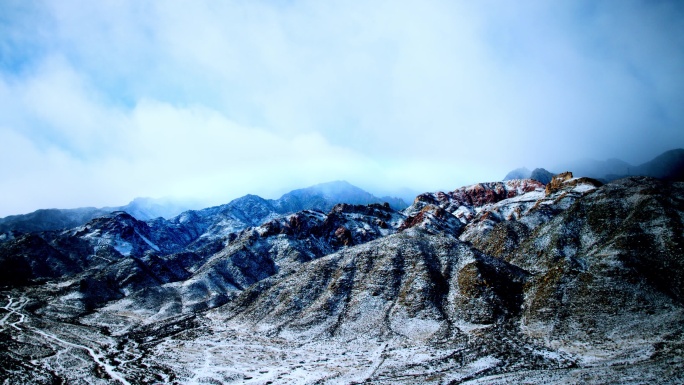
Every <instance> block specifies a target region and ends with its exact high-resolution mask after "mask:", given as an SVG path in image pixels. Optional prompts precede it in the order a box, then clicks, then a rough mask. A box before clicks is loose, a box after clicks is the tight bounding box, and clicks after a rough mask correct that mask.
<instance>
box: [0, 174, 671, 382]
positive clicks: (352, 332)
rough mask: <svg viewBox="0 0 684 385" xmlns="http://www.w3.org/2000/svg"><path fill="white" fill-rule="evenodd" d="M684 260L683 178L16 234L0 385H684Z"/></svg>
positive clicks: (327, 197)
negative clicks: (0, 384)
mask: <svg viewBox="0 0 684 385" xmlns="http://www.w3.org/2000/svg"><path fill="white" fill-rule="evenodd" d="M536 175H540V176H543V175H544V174H543V173H541V172H538V173H537V174H536ZM540 178H541V177H540ZM337 198H340V199H344V200H348V201H347V202H337V201H336V200H338V199H337ZM683 255H684V183H682V182H677V181H672V180H668V179H656V178H652V177H643V176H639V177H637V176H632V177H628V178H623V179H619V180H615V181H611V182H609V183H603V182H602V181H599V180H597V179H593V178H588V177H577V176H574V175H573V174H572V173H569V172H566V173H562V174H558V175H553V176H552V177H550V178H548V180H546V181H539V180H535V179H526V178H515V179H513V180H508V181H502V182H487V183H478V184H475V185H470V186H463V187H459V188H456V189H455V190H453V191H447V192H428V193H423V194H420V195H418V196H417V197H416V198H415V200H414V201H413V203H412V204H411V205H410V206H408V207H405V208H404V207H397V205H396V202H395V203H394V204H393V203H392V202H383V201H382V200H376V198H374V197H373V196H372V195H370V194H368V193H365V192H363V191H362V190H360V189H357V188H355V187H353V186H351V185H349V184H347V183H344V182H335V183H332V184H326V185H323V186H318V187H315V188H309V189H303V190H295V191H293V192H291V193H289V194H285V195H284V196H283V197H281V198H280V199H278V200H267V199H263V198H260V197H258V196H255V195H247V196H245V197H242V198H239V199H236V200H234V201H232V202H230V203H228V204H226V205H222V206H216V207H211V208H207V209H203V210H190V211H185V212H183V213H181V214H180V215H177V216H175V217H172V218H169V219H165V218H154V219H148V220H141V219H140V218H136V217H135V215H131V213H128V212H125V211H115V212H111V213H106V214H104V215H99V216H97V217H95V218H92V219H88V220H84V222H83V223H80V224H78V225H75V226H72V227H69V226H66V227H63V228H59V229H47V228H44V229H42V230H39V231H25V230H21V229H17V228H14V229H10V230H8V231H5V232H3V234H2V236H0V291H1V293H0V340H2V344H0V362H1V363H2V364H0V379H2V380H3V381H5V382H8V383H26V384H48V383H50V384H51V383H91V384H107V383H121V384H134V383H135V384H138V383H140V384H144V383H169V384H186V383H217V384H314V383H315V384H357V383H373V384H415V383H421V384H508V383H527V384H547V383H601V384H606V383H608V384H642V383H669V384H677V383H682V382H683V381H684V358H683V357H684V356H683V355H682V351H684V257H683Z"/></svg>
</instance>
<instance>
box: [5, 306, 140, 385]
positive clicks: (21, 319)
mask: <svg viewBox="0 0 684 385" xmlns="http://www.w3.org/2000/svg"><path fill="white" fill-rule="evenodd" d="M7 299H8V303H7V305H5V306H3V307H2V309H5V310H7V311H8V313H7V315H5V317H3V318H2V319H0V327H1V328H3V329H5V328H6V327H5V324H8V325H9V326H11V327H13V328H14V329H16V330H19V331H22V328H20V327H19V326H18V325H19V324H21V323H24V321H25V320H26V315H25V314H24V313H20V312H19V311H20V310H21V309H23V307H24V306H26V304H27V303H28V302H29V301H28V299H26V298H21V299H20V300H19V302H18V306H16V307H13V305H14V298H12V297H11V296H10V295H7ZM11 315H16V316H17V317H19V319H18V320H17V321H16V322H11V323H8V322H7V320H8V319H9V317H10V316H11ZM25 329H26V330H30V331H32V332H34V333H36V334H39V335H41V336H43V337H46V338H48V339H51V340H53V341H56V342H57V343H58V344H60V345H62V346H65V347H70V348H76V349H82V350H85V351H86V352H87V353H88V355H89V356H90V357H91V358H92V359H93V361H95V363H96V364H97V365H98V366H100V367H102V368H104V370H105V372H107V374H108V375H109V376H110V377H111V378H112V379H113V380H115V381H118V382H120V383H122V384H124V385H131V383H130V382H128V381H127V380H126V379H125V378H124V377H123V376H122V375H121V374H119V373H117V372H116V371H115V370H114V367H113V366H112V365H109V364H107V363H106V362H104V361H103V360H102V356H101V355H100V354H98V353H97V352H96V351H95V350H94V349H92V348H90V347H87V346H84V345H79V344H75V343H73V342H69V341H65V340H63V339H61V338H59V337H57V336H55V335H54V334H50V333H47V332H45V331H43V330H40V329H38V328H35V327H32V326H28V325H26V326H25Z"/></svg>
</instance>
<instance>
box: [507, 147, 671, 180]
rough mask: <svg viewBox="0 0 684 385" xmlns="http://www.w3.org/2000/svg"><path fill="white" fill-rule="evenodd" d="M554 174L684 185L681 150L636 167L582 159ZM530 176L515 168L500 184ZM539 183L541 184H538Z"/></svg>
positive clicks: (621, 161) (663, 154)
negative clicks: (633, 178)
mask: <svg viewBox="0 0 684 385" xmlns="http://www.w3.org/2000/svg"><path fill="white" fill-rule="evenodd" d="M556 170H557V171H559V172H560V171H572V173H573V174H574V175H575V176H578V177H589V178H594V179H598V180H601V181H603V182H610V181H613V180H616V179H621V178H625V177H628V176H650V177H654V178H659V179H665V180H673V181H684V149H681V148H680V149H675V150H670V151H666V152H664V153H662V154H660V155H658V156H657V157H655V158H654V159H653V160H650V161H648V162H646V163H643V164H641V165H638V166H634V165H631V164H629V163H627V162H625V161H623V160H620V159H614V158H613V159H608V160H605V161H600V160H594V159H582V160H577V161H573V162H569V163H564V164H561V165H559V166H557V167H556ZM535 171H536V170H535ZM531 176H532V172H530V171H529V170H528V169H526V168H518V169H515V170H513V171H511V172H509V173H508V174H507V175H506V177H505V178H504V180H511V179H524V178H531ZM532 179H535V180H539V179H536V178H532ZM539 181H540V182H542V183H544V182H543V181H541V180H539ZM546 183H548V182H546Z"/></svg>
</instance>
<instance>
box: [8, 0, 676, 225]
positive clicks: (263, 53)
mask: <svg viewBox="0 0 684 385" xmlns="http://www.w3.org/2000/svg"><path fill="white" fill-rule="evenodd" d="M683 74H684V5H683V3H681V2H678V1H630V0H624V1H579V0H573V1H553V2H550V1H521V2H511V1H503V0H499V1H477V2H470V1H416V2H413V1H371V2H368V1H313V0H312V1H296V0H293V1H224V2H213V1H193V2H179V1H165V2H146V1H97V2H90V1H80V2H79V1H64V0H60V1H34V2H25V1H12V0H10V1H2V2H0V162H2V164H3V165H4V167H3V171H2V173H0V190H2V191H3V195H2V200H1V201H0V217H1V216H5V215H10V214H18V213H24V212H29V211H33V210H35V209H38V208H48V207H60V208H69V207H79V206H106V205H122V204H125V203H127V202H128V201H130V200H132V199H133V198H135V197H138V196H149V197H167V196H176V197H181V198H194V199H201V200H204V201H206V202H207V204H218V203H224V202H227V201H229V200H230V199H232V198H235V197H238V196H241V195H244V194H246V193H256V194H259V195H262V196H265V197H277V196H279V195H280V194H282V193H284V192H286V191H289V190H290V189H293V188H299V187H304V186H308V185H311V184H315V183H320V182H326V181H331V180H340V179H345V180H348V181H349V182H351V183H353V184H356V185H358V186H360V187H362V188H365V189H367V190H369V191H371V192H374V193H376V194H387V193H393V192H395V191H398V190H400V189H402V188H410V189H412V190H415V191H431V190H440V189H441V190H452V189H455V188H457V187H459V186H461V185H465V184H471V183H475V182H479V181H491V180H498V179H501V178H502V177H503V176H504V175H505V174H506V173H507V172H508V171H509V170H511V169H513V168H517V167H520V166H527V167H528V168H534V167H547V168H551V167H553V165H557V164H561V163H563V162H564V161H571V160H575V159H579V158H587V157H589V158H595V159H607V158H614V157H617V158H621V159H624V160H626V161H628V162H631V163H634V164H638V163H641V162H644V161H647V160H649V159H651V158H653V157H654V156H656V155H658V154H659V153H661V152H663V151H666V150H669V149H672V148H678V147H684V108H682V107H681V106H683V105H684V76H682V75H683Z"/></svg>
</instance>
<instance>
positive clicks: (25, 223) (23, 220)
mask: <svg viewBox="0 0 684 385" xmlns="http://www.w3.org/2000/svg"><path fill="white" fill-rule="evenodd" d="M256 198H258V199H259V200H260V203H261V204H262V205H264V207H263V208H262V209H264V210H268V211H271V212H273V213H275V214H285V213H290V212H296V211H300V210H306V209H317V210H324V211H327V210H330V209H331V208H332V207H333V206H334V205H335V204H337V203H353V204H371V203H384V202H388V203H389V204H390V206H392V207H394V208H395V209H397V210H400V209H403V208H406V206H407V204H406V202H404V201H403V200H402V199H401V198H394V197H389V196H386V197H382V198H378V197H376V196H374V195H372V194H370V193H368V192H366V191H364V190H362V189H360V188H358V187H356V186H353V185H351V184H350V183H348V182H345V181H336V182H328V183H322V184H318V185H315V186H311V187H308V188H303V189H298V190H294V191H290V192H289V193H287V194H284V195H283V196H282V197H280V198H279V199H261V198H259V197H257V196H251V195H248V196H245V197H242V198H238V199H236V200H234V201H232V202H231V203H228V204H227V205H223V206H219V207H215V208H209V209H205V210H203V211H201V212H200V213H198V215H200V216H202V215H203V214H202V213H208V212H212V211H217V210H218V211H220V210H223V209H226V208H231V209H236V210H238V211H239V210H240V208H239V207H238V206H240V202H249V201H251V200H253V199H256ZM195 205H196V204H195ZM188 206H189V205H188V204H182V203H179V202H177V201H174V200H171V199H151V198H136V199H134V200H133V201H132V202H130V203H129V204H127V205H125V206H120V207H102V208H95V207H83V208H76V209H41V210H37V211H34V212H32V213H29V214H21V215H11V216H8V217H5V218H0V233H3V232H8V231H12V230H17V231H49V230H60V229H67V228H72V227H76V226H81V225H83V224H85V223H87V222H88V221H90V220H91V219H94V218H97V217H100V216H103V215H107V214H109V213H111V212H115V211H125V212H127V213H128V214H130V215H132V216H134V217H135V218H136V219H139V220H151V219H155V218H159V217H162V218H167V219H170V218H173V217H176V216H178V215H180V214H181V213H184V212H186V211H189V210H188ZM246 210H247V212H248V214H247V216H251V214H252V213H251V212H250V209H249V208H247V209H246ZM194 211H195V212H197V210H194ZM185 215H192V214H187V213H186V214H185ZM243 217H245V215H243ZM252 220H253V219H251V218H250V219H248V220H247V222H250V221H252ZM257 220H258V218H257Z"/></svg>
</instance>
